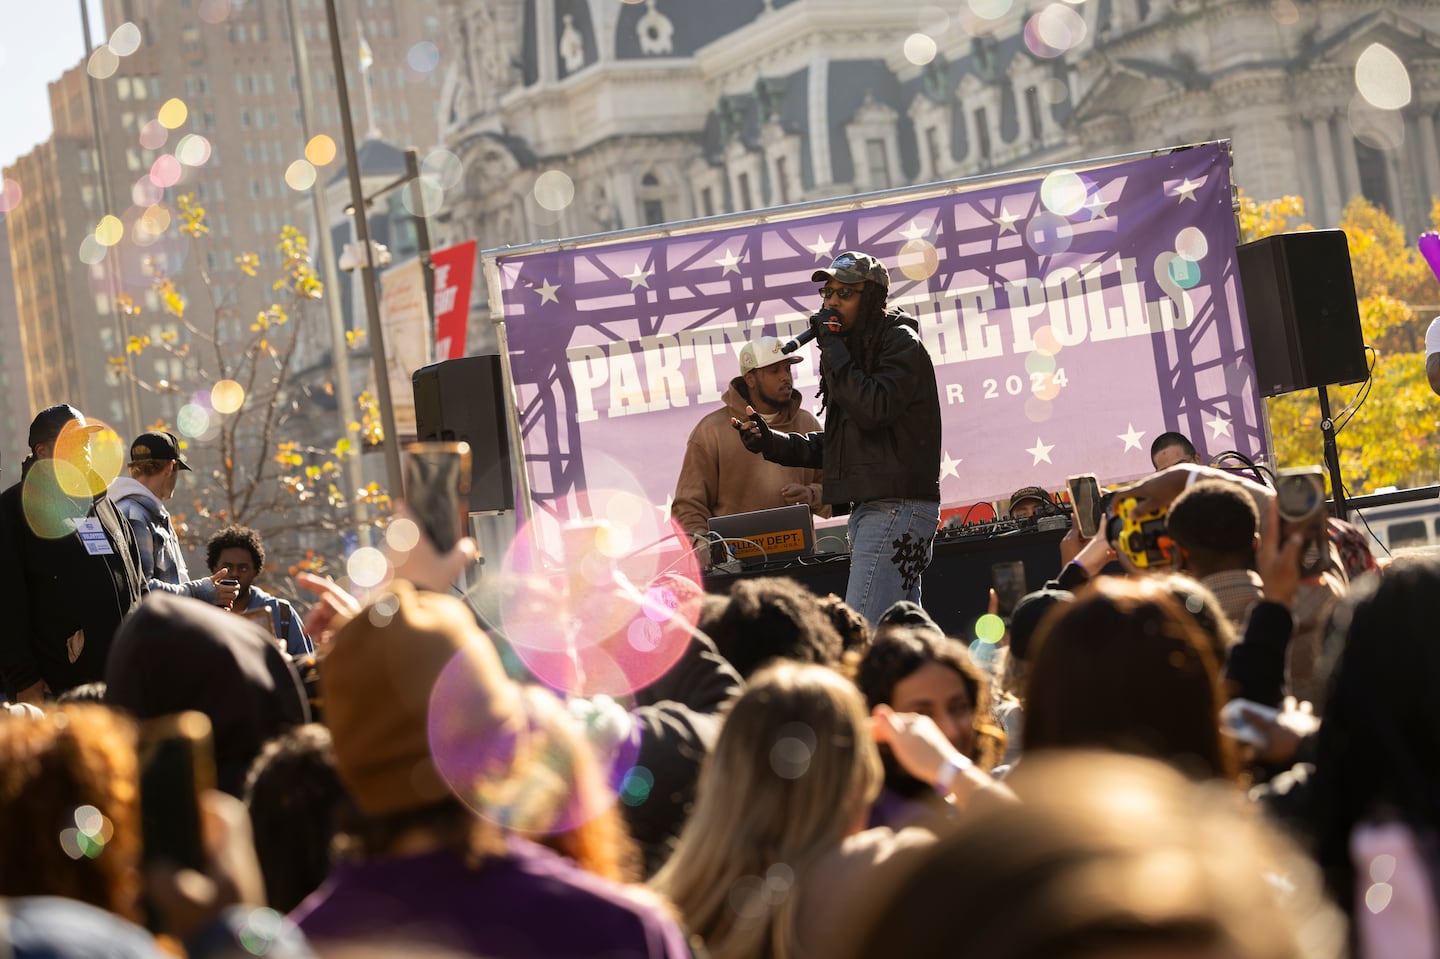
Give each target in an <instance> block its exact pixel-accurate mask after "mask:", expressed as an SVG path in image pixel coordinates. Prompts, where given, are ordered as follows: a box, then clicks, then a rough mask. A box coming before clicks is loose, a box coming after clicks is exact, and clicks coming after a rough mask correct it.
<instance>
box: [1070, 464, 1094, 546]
mask: <svg viewBox="0 0 1440 959" xmlns="http://www.w3.org/2000/svg"><path fill="white" fill-rule="evenodd" d="M1065 483H1066V485H1067V486H1069V487H1070V506H1071V508H1072V509H1074V511H1075V524H1076V525H1077V526H1079V527H1080V535H1081V536H1083V537H1084V538H1085V539H1091V538H1093V537H1094V536H1095V534H1096V533H1098V532H1099V531H1100V512H1101V509H1100V481H1099V479H1097V478H1096V476H1095V474H1094V473H1080V474H1079V475H1076V476H1071V477H1069V478H1067V479H1066V480H1065Z"/></svg>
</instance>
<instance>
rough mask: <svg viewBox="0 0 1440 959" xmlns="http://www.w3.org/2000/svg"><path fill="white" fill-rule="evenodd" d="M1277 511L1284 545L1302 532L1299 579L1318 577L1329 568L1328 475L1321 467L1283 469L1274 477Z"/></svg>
mask: <svg viewBox="0 0 1440 959" xmlns="http://www.w3.org/2000/svg"><path fill="white" fill-rule="evenodd" d="M1275 508H1276V509H1277V510H1279V512H1280V536H1281V540H1282V542H1283V541H1284V540H1285V539H1288V538H1289V536H1290V534H1291V533H1292V532H1294V531H1296V530H1300V531H1301V532H1303V533H1304V535H1305V545H1304V547H1302V549H1301V552H1300V575H1301V576H1319V575H1320V574H1321V573H1323V572H1325V571H1326V570H1328V569H1329V568H1330V533H1329V527H1328V520H1329V518H1330V511H1329V509H1328V504H1327V503H1326V501H1325V471H1324V470H1323V469H1321V468H1320V467H1319V466H1296V467H1292V468H1290V469H1282V470H1281V471H1280V473H1279V475H1278V476H1276V477H1275Z"/></svg>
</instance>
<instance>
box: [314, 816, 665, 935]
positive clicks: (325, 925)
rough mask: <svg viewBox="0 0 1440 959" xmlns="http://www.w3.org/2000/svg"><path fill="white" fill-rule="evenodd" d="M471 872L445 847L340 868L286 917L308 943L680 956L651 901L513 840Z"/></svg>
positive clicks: (525, 843)
mask: <svg viewBox="0 0 1440 959" xmlns="http://www.w3.org/2000/svg"><path fill="white" fill-rule="evenodd" d="M507 846H508V849H507V852H506V854H505V855H503V856H491V857H488V858H486V859H484V860H483V861H482V862H481V864H480V865H479V866H476V867H473V868H472V867H471V866H469V865H467V864H466V862H465V859H464V857H463V856H462V855H461V854H460V853H458V852H455V851H452V850H443V851H440V852H432V853H425V854H423V855H419V856H405V857H399V858H393V859H382V860H377V861H374V862H365V863H341V864H338V865H336V867H335V868H334V869H333V870H332V871H331V874H330V878H329V879H328V880H326V882H325V884H324V885H323V886H321V887H320V888H319V889H318V890H316V891H315V892H314V893H312V894H311V895H310V897H309V898H307V899H306V900H305V901H304V902H302V903H301V904H300V905H299V906H298V907H296V909H295V911H294V912H293V913H291V918H292V919H294V920H295V922H296V923H297V924H299V926H300V928H301V929H302V930H303V931H304V932H305V934H306V935H307V936H308V937H310V939H312V940H313V941H314V942H316V943H317V944H323V943H325V942H326V941H333V940H365V941H367V942H369V943H371V944H378V943H384V942H387V941H388V942H394V943H397V944H398V943H407V942H413V941H415V940H423V941H425V942H429V943H434V944H436V945H439V946H443V947H447V948H450V949H454V950H458V951H461V952H466V953H472V954H477V955H484V956H486V957H489V959H512V957H513V959H530V957H534V959H541V957H543V959H572V957H574V959H579V957H597V959H600V957H603V959H630V957H635V959H652V957H653V959H662V957H663V959H688V957H689V956H690V954H691V953H690V949H689V947H688V946H687V945H686V941H685V935H684V933H682V932H681V931H680V928H679V926H677V925H676V923H675V921H674V920H673V919H671V918H669V916H667V915H666V914H665V913H664V911H663V910H662V909H661V908H660V906H659V904H658V903H651V902H647V901H645V900H644V899H643V898H641V897H643V896H644V895H645V894H644V893H643V892H641V893H640V894H639V895H638V896H637V895H636V894H632V893H630V892H627V891H626V890H625V888H624V887H622V886H619V885H617V884H615V883H613V882H610V881H608V880H605V879H601V878H600V877H598V876H594V875H591V874H589V873H586V872H582V871H581V870H580V869H578V868H577V867H576V866H575V865H574V864H573V863H571V862H570V861H569V860H568V859H565V858H563V857H561V856H559V855H556V854H555V853H553V852H551V851H550V850H548V849H544V848H542V847H540V846H537V845H535V844H534V843H531V842H527V841H525V840H523V839H510V840H508V842H507Z"/></svg>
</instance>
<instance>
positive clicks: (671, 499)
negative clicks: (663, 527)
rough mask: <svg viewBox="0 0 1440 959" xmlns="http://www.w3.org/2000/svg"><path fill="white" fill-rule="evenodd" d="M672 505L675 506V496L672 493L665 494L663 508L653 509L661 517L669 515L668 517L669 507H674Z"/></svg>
mask: <svg viewBox="0 0 1440 959" xmlns="http://www.w3.org/2000/svg"><path fill="white" fill-rule="evenodd" d="M674 505H675V494H674V493H666V494H665V505H664V506H657V507H655V508H656V509H658V510H659V511H660V513H661V515H663V516H669V515H670V507H672V506H674Z"/></svg>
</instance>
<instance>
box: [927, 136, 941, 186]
mask: <svg viewBox="0 0 1440 959" xmlns="http://www.w3.org/2000/svg"><path fill="white" fill-rule="evenodd" d="M925 155H926V156H927V157H928V158H929V159H930V175H931V176H934V177H938V176H939V175H940V157H941V153H940V128H939V127H926V128H925Z"/></svg>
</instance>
